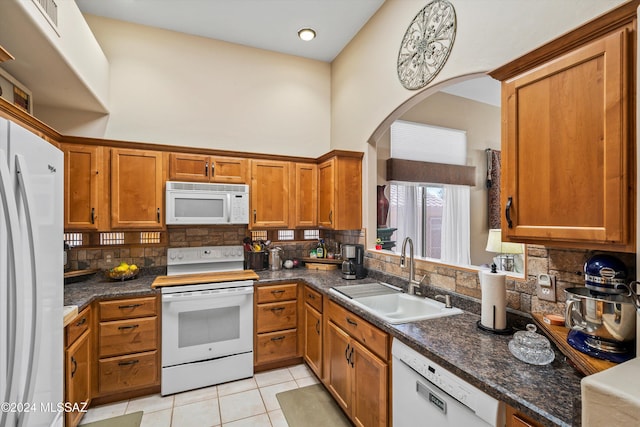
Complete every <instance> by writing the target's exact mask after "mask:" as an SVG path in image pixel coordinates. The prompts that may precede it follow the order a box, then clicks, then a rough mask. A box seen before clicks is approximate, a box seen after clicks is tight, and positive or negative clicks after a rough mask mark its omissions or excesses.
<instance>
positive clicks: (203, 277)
mask: <svg viewBox="0 0 640 427" xmlns="http://www.w3.org/2000/svg"><path fill="white" fill-rule="evenodd" d="M237 280H258V275H257V274H256V272H255V271H253V270H241V271H223V272H220V273H196V274H180V275H177V276H158V277H156V279H155V280H154V281H153V283H152V284H151V287H152V288H161V287H163V286H180V285H198V284H201V283H220V282H233V281H237Z"/></svg>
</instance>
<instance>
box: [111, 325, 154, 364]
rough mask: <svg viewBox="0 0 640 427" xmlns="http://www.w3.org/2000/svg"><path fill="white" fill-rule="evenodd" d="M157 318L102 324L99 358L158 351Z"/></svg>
mask: <svg viewBox="0 0 640 427" xmlns="http://www.w3.org/2000/svg"><path fill="white" fill-rule="evenodd" d="M156 324H157V317H145V318H142V319H131V320H116V321H113V322H101V323H100V326H99V338H100V347H99V350H98V356H99V357H108V356H117V355H120V354H127V353H138V352H141V351H148V350H156V349H157V348H158V328H157V326H156Z"/></svg>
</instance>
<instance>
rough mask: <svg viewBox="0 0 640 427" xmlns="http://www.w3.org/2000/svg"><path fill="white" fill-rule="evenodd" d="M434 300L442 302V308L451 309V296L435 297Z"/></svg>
mask: <svg viewBox="0 0 640 427" xmlns="http://www.w3.org/2000/svg"><path fill="white" fill-rule="evenodd" d="M435 298H436V300H441V299H442V300H443V301H444V308H453V306H452V305H451V295H436V297H435Z"/></svg>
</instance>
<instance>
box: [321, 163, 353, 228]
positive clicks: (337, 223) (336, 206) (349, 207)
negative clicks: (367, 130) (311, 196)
mask: <svg viewBox="0 0 640 427" xmlns="http://www.w3.org/2000/svg"><path fill="white" fill-rule="evenodd" d="M318 226H320V227H322V228H329V229H333V230H359V229H361V228H362V157H352V156H341V155H336V156H334V157H332V158H330V159H328V160H326V161H324V162H322V163H320V164H319V165H318Z"/></svg>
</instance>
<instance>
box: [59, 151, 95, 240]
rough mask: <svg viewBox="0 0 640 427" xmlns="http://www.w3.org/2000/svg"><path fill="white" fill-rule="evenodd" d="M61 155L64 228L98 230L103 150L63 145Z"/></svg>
mask: <svg viewBox="0 0 640 427" xmlns="http://www.w3.org/2000/svg"><path fill="white" fill-rule="evenodd" d="M62 151H63V153H64V229H65V230H97V229H98V220H99V219H100V217H101V214H102V212H100V209H99V205H98V203H99V195H100V193H101V191H102V190H101V188H100V186H99V183H100V182H101V180H102V176H103V175H104V172H102V173H101V168H102V147H96V146H85V145H76V144H62Z"/></svg>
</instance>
